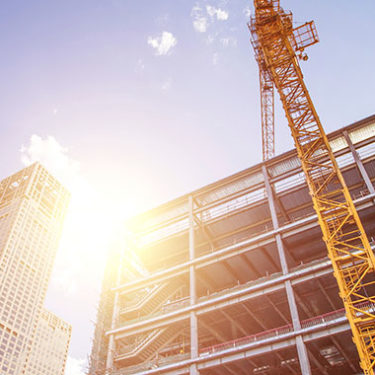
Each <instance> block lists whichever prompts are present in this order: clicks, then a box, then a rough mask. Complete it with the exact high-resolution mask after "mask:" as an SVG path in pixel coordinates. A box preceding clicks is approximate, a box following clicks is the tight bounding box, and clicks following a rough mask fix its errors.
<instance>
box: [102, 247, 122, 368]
mask: <svg viewBox="0 0 375 375" xmlns="http://www.w3.org/2000/svg"><path fill="white" fill-rule="evenodd" d="M119 257H120V262H119V268H118V273H117V276H116V287H117V286H119V285H120V282H121V273H122V257H121V254H120V255H119ZM118 313H119V292H118V291H116V292H115V295H114V299H113V312H112V319H111V330H113V329H115V328H116V324H117V317H118ZM114 352H115V338H114V335H109V337H108V349H107V360H106V365H105V369H106V371H105V373H106V375H109V374H111V373H112V370H113V357H114Z"/></svg>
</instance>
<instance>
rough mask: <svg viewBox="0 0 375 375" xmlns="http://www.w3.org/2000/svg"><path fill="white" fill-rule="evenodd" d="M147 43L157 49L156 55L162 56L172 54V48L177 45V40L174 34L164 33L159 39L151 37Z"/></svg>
mask: <svg viewBox="0 0 375 375" xmlns="http://www.w3.org/2000/svg"><path fill="white" fill-rule="evenodd" d="M147 43H148V44H149V45H150V46H151V47H152V48H154V49H155V54H156V55H158V56H161V55H168V54H170V53H171V50H172V48H173V47H175V46H176V44H177V39H176V38H175V37H174V36H173V34H172V33H170V32H168V31H163V32H162V34H161V35H159V36H157V37H151V36H149V37H148V39H147Z"/></svg>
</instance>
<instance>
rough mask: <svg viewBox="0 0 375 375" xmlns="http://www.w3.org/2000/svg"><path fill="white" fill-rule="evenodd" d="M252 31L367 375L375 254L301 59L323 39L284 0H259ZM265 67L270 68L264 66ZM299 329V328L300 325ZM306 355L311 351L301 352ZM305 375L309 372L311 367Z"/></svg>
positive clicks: (374, 352) (373, 356)
mask: <svg viewBox="0 0 375 375" xmlns="http://www.w3.org/2000/svg"><path fill="white" fill-rule="evenodd" d="M254 5H255V15H254V16H253V17H252V18H251V22H250V29H251V33H252V38H253V45H255V52H256V54H258V55H260V56H261V57H260V58H259V57H258V58H257V61H258V62H259V63H260V69H264V70H266V71H267V72H268V73H269V76H270V80H271V81H272V82H273V83H274V85H275V87H276V88H277V91H278V93H279V95H280V99H281V102H282V105H283V108H284V111H285V115H286V117H287V119H288V124H289V127H290V129H291V132H292V136H293V139H294V143H295V146H296V148H297V155H298V158H299V160H300V161H301V165H302V169H303V172H304V175H305V178H306V181H307V185H308V187H309V192H310V195H311V197H312V200H313V204H314V208H315V211H316V213H317V215H318V221H319V224H320V227H321V229H322V232H323V239H324V241H325V243H326V246H327V250H328V256H329V258H330V259H331V261H332V265H333V270H334V275H335V278H336V280H337V283H338V287H339V291H340V292H339V293H340V296H341V298H342V300H343V303H344V307H345V311H346V316H347V318H348V320H349V323H350V326H351V330H352V334H353V341H354V343H355V345H356V347H357V350H358V354H359V358H360V362H361V367H362V369H363V371H364V374H365V375H373V374H374V369H375V255H374V252H373V250H372V249H371V246H370V243H369V240H368V238H367V235H366V233H365V231H364V228H363V225H362V223H361V220H360V218H359V215H358V213H357V211H356V208H355V206H354V203H353V200H352V198H351V196H350V192H349V190H348V188H347V186H346V184H345V180H344V178H343V176H342V173H341V171H340V169H339V166H338V165H337V162H336V159H335V156H334V154H333V152H332V149H331V146H330V144H329V141H328V139H327V137H326V134H325V132H324V130H323V127H322V124H321V122H320V119H319V116H318V114H317V112H316V110H315V107H314V105H313V102H312V100H311V97H310V95H309V92H308V90H307V88H306V85H305V83H304V79H303V74H302V71H301V68H300V65H299V61H298V60H299V59H298V58H303V53H304V49H305V48H306V47H307V46H310V45H312V44H315V43H316V42H317V41H318V38H317V33H316V29H315V26H314V23H313V22H308V23H306V24H305V25H302V26H299V27H297V28H293V15H292V13H291V12H289V11H287V12H286V11H284V10H283V9H282V8H281V7H280V1H279V0H254ZM263 66H265V67H263ZM296 327H297V328H298V326H296ZM298 356H299V358H300V360H301V362H302V359H303V358H304V357H305V358H307V353H305V352H303V351H299V352H298ZM302 373H303V374H310V373H311V371H309V369H308V367H307V366H306V367H305V368H302Z"/></svg>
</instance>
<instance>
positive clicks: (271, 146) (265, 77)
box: [252, 40, 275, 161]
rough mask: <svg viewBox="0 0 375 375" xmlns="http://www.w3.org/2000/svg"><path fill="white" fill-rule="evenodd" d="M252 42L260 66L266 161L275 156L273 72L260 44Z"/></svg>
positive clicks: (263, 145)
mask: <svg viewBox="0 0 375 375" xmlns="http://www.w3.org/2000/svg"><path fill="white" fill-rule="evenodd" d="M252 42H253V47H254V51H255V56H256V59H257V62H258V66H259V88H260V110H261V122H262V156H263V161H266V160H268V159H271V158H273V157H274V156H275V112H274V96H275V95H274V84H273V81H272V76H271V72H270V71H269V70H268V69H267V66H266V62H265V60H264V57H263V53H262V50H261V49H260V46H259V45H258V43H257V42H256V41H255V40H254V41H252Z"/></svg>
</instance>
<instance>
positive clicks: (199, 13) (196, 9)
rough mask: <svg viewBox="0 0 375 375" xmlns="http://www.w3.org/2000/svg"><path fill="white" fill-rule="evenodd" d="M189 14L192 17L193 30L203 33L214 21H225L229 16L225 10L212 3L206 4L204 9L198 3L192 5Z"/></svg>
mask: <svg viewBox="0 0 375 375" xmlns="http://www.w3.org/2000/svg"><path fill="white" fill-rule="evenodd" d="M190 15H191V17H192V19H193V26H194V29H195V31H197V32H199V33H205V32H206V31H207V29H208V27H209V26H210V24H212V23H213V22H214V21H216V20H218V21H226V20H227V19H228V18H229V13H228V12H227V11H225V10H223V9H221V8H216V7H214V6H212V5H206V7H205V9H203V8H202V7H201V6H200V5H199V3H196V4H195V5H194V6H193V8H192V10H191V13H190Z"/></svg>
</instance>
